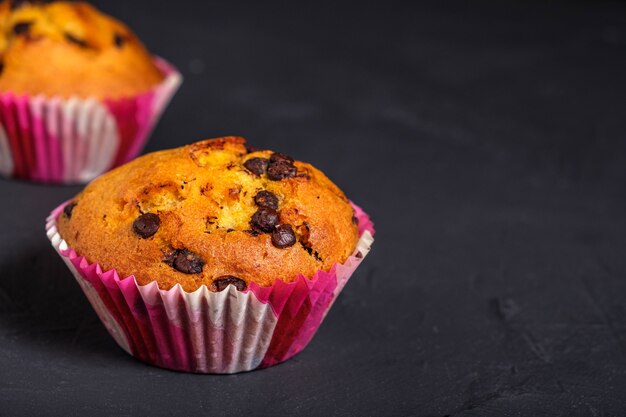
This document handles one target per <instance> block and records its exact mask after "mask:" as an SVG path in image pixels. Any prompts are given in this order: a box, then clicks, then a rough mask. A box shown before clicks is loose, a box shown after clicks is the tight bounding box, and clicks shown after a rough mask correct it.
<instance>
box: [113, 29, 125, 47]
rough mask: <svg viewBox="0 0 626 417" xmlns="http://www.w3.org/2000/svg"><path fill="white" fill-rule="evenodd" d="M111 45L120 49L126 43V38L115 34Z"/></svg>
mask: <svg viewBox="0 0 626 417" xmlns="http://www.w3.org/2000/svg"><path fill="white" fill-rule="evenodd" d="M113 43H114V44H115V46H117V47H118V48H121V47H122V46H124V44H125V43H126V38H125V37H124V36H122V35H121V34H120V33H118V32H115V35H113Z"/></svg>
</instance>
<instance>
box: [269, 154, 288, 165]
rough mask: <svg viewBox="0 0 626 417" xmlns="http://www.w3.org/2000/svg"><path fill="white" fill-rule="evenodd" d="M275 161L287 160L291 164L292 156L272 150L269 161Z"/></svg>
mask: <svg viewBox="0 0 626 417" xmlns="http://www.w3.org/2000/svg"><path fill="white" fill-rule="evenodd" d="M277 162H288V163H290V164H293V158H292V157H290V156H289V155H285V154H284V153H280V152H274V153H273V154H272V156H270V163H277Z"/></svg>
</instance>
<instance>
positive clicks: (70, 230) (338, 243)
mask: <svg viewBox="0 0 626 417" xmlns="http://www.w3.org/2000/svg"><path fill="white" fill-rule="evenodd" d="M58 228H59V233H60V234H61V236H62V237H63V239H65V240H66V241H67V243H68V244H69V245H70V247H72V248H73V249H74V250H76V252H77V253H78V254H79V255H81V256H84V257H86V258H87V260H88V261H90V262H97V263H99V264H100V265H101V266H102V267H103V268H104V269H105V270H106V269H112V268H115V269H116V270H117V271H118V273H119V274H120V277H121V278H123V277H126V276H128V275H134V276H135V277H136V279H137V281H138V282H139V284H141V285H145V284H148V283H149V282H151V281H156V282H157V283H158V285H159V288H161V289H170V288H171V287H172V286H174V285H175V284H180V285H181V286H182V287H183V289H184V290H186V291H194V290H196V289H198V288H199V287H200V286H201V285H203V284H205V285H206V286H207V287H208V288H209V289H210V290H211V291H221V290H223V289H224V288H226V287H227V286H228V285H229V284H232V285H234V286H235V287H236V288H237V289H238V290H244V289H246V288H247V287H248V285H249V284H250V282H255V283H257V284H258V285H261V286H268V285H271V284H273V282H274V280H275V279H276V278H280V279H282V280H283V281H293V280H294V279H295V278H296V277H297V276H298V275H300V274H302V275H304V276H306V277H311V276H312V275H313V274H314V273H315V272H316V271H317V270H328V269H330V268H331V267H332V265H333V264H334V263H335V262H343V261H345V260H346V259H347V258H348V256H350V254H351V253H352V252H353V250H354V248H355V245H356V242H357V240H358V227H357V224H356V219H355V217H354V212H353V209H352V207H351V205H350V203H349V201H348V199H347V198H346V196H345V195H344V194H343V192H342V191H341V190H340V189H339V188H338V187H337V186H336V185H335V184H334V183H332V182H331V181H330V180H329V179H328V178H327V177H326V176H325V175H324V174H323V173H322V172H320V171H319V170H317V169H316V168H314V167H313V166H311V165H310V164H307V163H304V162H300V161H294V160H293V159H292V158H291V157H289V156H287V155H284V154H281V153H277V152H272V151H268V150H253V149H249V148H246V146H245V140H244V139H242V138H239V137H226V138H219V139H210V140H205V141H201V142H197V143H194V144H191V145H188V146H184V147H181V148H176V149H170V150H165V151H159V152H154V153H151V154H147V155H145V156H142V157H139V158H137V159H135V160H134V161H131V162H129V163H127V164H126V165H123V166H121V167H119V168H117V169H115V170H113V171H110V172H108V173H106V174H104V175H102V176H101V177H99V178H97V179H96V180H94V181H93V182H91V183H90V184H89V185H87V187H85V189H84V190H83V191H82V192H81V193H80V194H78V195H77V196H76V197H75V198H74V199H73V200H72V202H71V203H69V204H68V205H66V206H65V209H64V212H63V214H61V216H60V217H59V219H58Z"/></svg>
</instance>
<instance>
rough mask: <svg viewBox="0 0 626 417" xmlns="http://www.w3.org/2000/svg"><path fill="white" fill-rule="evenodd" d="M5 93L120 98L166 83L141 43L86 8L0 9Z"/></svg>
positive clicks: (0, 84)
mask: <svg viewBox="0 0 626 417" xmlns="http://www.w3.org/2000/svg"><path fill="white" fill-rule="evenodd" d="M0 69H1V73H0V92H13V93H16V94H30V95H37V94H43V95H46V96H57V95H58V96H62V97H65V98H67V97H70V96H78V97H81V98H86V97H96V98H99V99H102V98H111V99H113V98H119V97H125V96H131V95H134V94H137V93H141V92H144V91H147V90H149V89H150V88H151V87H153V86H155V85H156V84H158V83H159V82H160V81H161V80H162V79H163V74H162V73H161V72H160V71H159V69H158V68H157V67H156V66H155V64H154V62H153V60H152V57H151V56H150V54H149V53H148V52H147V51H146V49H145V48H144V46H143V45H142V44H141V42H140V41H139V39H137V37H136V36H135V35H134V34H133V33H132V32H131V31H130V30H129V29H128V28H127V27H126V26H125V25H124V24H122V23H121V22H119V21H117V20H115V19H113V18H112V17H110V16H107V15H104V14H102V13H101V12H99V11H98V10H96V9H95V8H94V7H92V6H90V5H89V4H87V3H82V2H76V3H74V2H64V1H59V2H44V1H24V0H5V1H3V2H2V3H0Z"/></svg>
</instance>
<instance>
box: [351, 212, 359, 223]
mask: <svg viewBox="0 0 626 417" xmlns="http://www.w3.org/2000/svg"><path fill="white" fill-rule="evenodd" d="M352 223H353V224H359V219H357V218H356V216H355V215H354V214H353V215H352Z"/></svg>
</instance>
